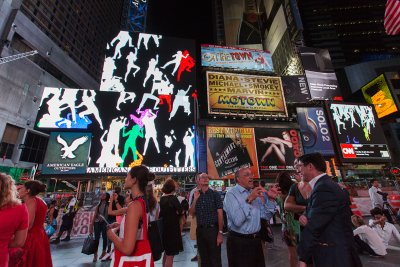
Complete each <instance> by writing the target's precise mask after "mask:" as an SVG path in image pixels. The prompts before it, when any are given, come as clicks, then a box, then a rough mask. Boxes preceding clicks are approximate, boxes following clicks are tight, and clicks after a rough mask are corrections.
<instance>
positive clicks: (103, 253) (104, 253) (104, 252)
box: [100, 250, 107, 259]
mask: <svg viewBox="0 0 400 267" xmlns="http://www.w3.org/2000/svg"><path fill="white" fill-rule="evenodd" d="M106 254H107V253H106V251H105V250H103V252H102V253H101V256H100V259H102V258H103V257H104V256H105V255H106Z"/></svg>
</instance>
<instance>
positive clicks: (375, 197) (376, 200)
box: [368, 179, 394, 224]
mask: <svg viewBox="0 0 400 267" xmlns="http://www.w3.org/2000/svg"><path fill="white" fill-rule="evenodd" d="M371 185H372V187H371V188H370V189H369V190H368V193H369V197H370V198H371V201H372V207H373V208H380V209H381V210H382V212H383V213H384V214H385V215H386V218H387V219H388V221H389V222H390V223H392V224H393V223H394V222H393V220H392V216H390V213H389V211H388V210H384V209H383V199H382V195H380V194H378V193H377V192H382V190H381V189H380V188H379V182H378V180H376V179H372V180H371Z"/></svg>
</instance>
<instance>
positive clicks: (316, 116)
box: [296, 107, 335, 156]
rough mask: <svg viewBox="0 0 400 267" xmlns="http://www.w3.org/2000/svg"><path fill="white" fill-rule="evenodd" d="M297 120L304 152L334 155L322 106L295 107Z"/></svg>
mask: <svg viewBox="0 0 400 267" xmlns="http://www.w3.org/2000/svg"><path fill="white" fill-rule="evenodd" d="M296 109H297V121H298V123H299V125H300V127H301V128H300V133H301V138H302V143H303V147H304V152H305V153H314V152H319V153H321V154H322V155H323V156H335V151H334V150H333V145H332V139H331V135H330V133H329V128H328V123H327V121H326V118H325V114H324V109H323V108H311V107H306V108H303V107H297V108H296Z"/></svg>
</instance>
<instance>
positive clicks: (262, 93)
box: [206, 71, 287, 115]
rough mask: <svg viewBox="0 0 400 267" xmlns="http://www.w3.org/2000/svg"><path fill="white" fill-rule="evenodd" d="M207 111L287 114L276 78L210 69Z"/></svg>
mask: <svg viewBox="0 0 400 267" xmlns="http://www.w3.org/2000/svg"><path fill="white" fill-rule="evenodd" d="M206 76H207V90H208V104H209V106H208V112H209V113H215V114H218V113H229V112H234V113H236V112H239V113H240V112H249V113H252V114H253V113H256V114H281V115H286V114H287V111H286V103H285V98H284V97H283V92H282V86H281V80H280V78H277V77H268V76H254V75H245V74H231V73H219V72H209V71H208V72H207V74H206Z"/></svg>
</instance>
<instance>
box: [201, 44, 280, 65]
mask: <svg viewBox="0 0 400 267" xmlns="http://www.w3.org/2000/svg"><path fill="white" fill-rule="evenodd" d="M201 65H202V66H210V67H217V68H222V67H224V68H235V69H249V70H251V69H253V70H259V71H274V67H273V65H272V58H271V53H269V52H268V51H263V50H255V49H247V48H239V47H229V46H218V45H201Z"/></svg>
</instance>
